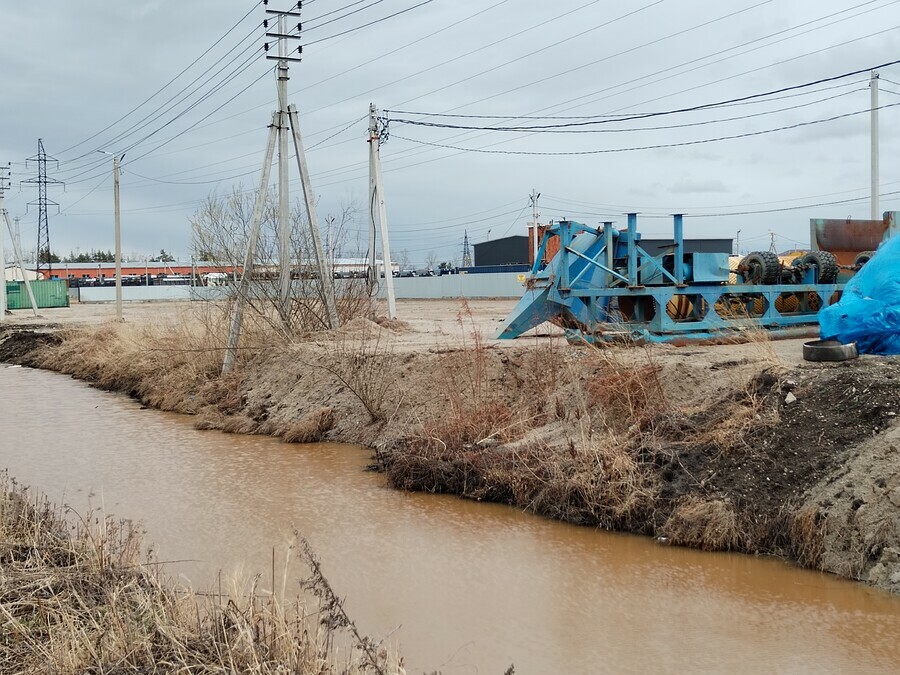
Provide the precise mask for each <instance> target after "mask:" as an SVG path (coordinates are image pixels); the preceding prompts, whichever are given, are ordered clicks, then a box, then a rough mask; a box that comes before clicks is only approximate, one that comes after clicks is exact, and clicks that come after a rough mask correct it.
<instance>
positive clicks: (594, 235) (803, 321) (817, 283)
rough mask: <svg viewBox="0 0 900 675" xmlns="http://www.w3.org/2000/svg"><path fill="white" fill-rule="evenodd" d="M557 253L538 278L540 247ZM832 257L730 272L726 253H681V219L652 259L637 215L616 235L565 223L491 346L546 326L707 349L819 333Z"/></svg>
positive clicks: (834, 287) (837, 286)
mask: <svg viewBox="0 0 900 675" xmlns="http://www.w3.org/2000/svg"><path fill="white" fill-rule="evenodd" d="M554 237H558V238H559V253H557V254H556V255H555V256H554V257H553V259H552V260H551V261H550V263H549V264H548V265H547V266H546V268H545V269H543V270H541V269H540V261H541V260H542V259H543V257H544V254H545V251H546V250H547V244H548V242H549V241H551V240H552V239H553V238H554ZM838 273H839V268H838V266H837V264H836V262H835V259H834V256H832V255H831V254H830V253H827V252H825V251H815V252H812V253H809V254H807V255H806V256H804V257H800V258H797V260H795V261H794V263H793V264H792V265H790V266H784V265H782V264H781V261H780V260H779V259H778V257H777V256H776V255H775V254H773V253H768V252H759V253H751V254H750V255H748V256H747V257H745V258H744V259H743V260H742V261H741V263H740V265H739V266H738V268H737V269H736V270H731V269H730V268H729V256H728V254H727V253H685V250H684V234H683V217H682V216H681V215H675V216H674V244H673V245H672V246H671V247H669V249H668V250H666V251H663V253H662V254H661V255H658V256H653V255H650V254H649V253H647V251H645V250H644V249H643V248H641V235H640V233H639V232H638V230H637V214H635V213H629V214H628V226H627V228H626V229H624V230H621V231H619V230H616V229H614V228H613V224H612V223H611V222H607V223H604V224H603V227H602V228H601V229H595V228H593V227H590V226H588V225H583V224H581V223H576V222H573V221H569V220H564V221H561V222H559V223H557V224H554V225H552V226H551V227H549V228H548V229H547V230H546V231H545V233H544V236H543V239H542V241H541V245H540V248H539V250H538V255H537V256H536V259H535V263H534V266H533V267H532V269H531V273H530V275H529V276H528V278H527V279H526V291H525V294H524V296H523V297H522V299H521V300H520V301H519V303H518V305H516V308H515V309H514V310H513V312H512V313H511V314H510V315H509V317H507V319H506V321H505V322H504V324H503V326H502V327H501V329H500V332H499V334H498V335H497V337H499V338H503V339H512V338H516V337H518V336H520V335H522V334H523V333H524V332H525V331H527V330H529V329H531V328H534V327H535V326H537V325H539V324H541V323H543V322H545V321H551V322H553V323H555V324H556V325H558V326H561V327H563V328H565V329H566V335H567V337H568V338H569V339H570V340H572V341H577V340H585V341H588V342H593V341H595V340H610V339H612V340H614V339H622V338H627V339H641V340H648V341H655V342H678V341H689V340H709V339H715V338H717V337H721V336H722V334H723V332H727V331H729V330H735V329H742V328H750V327H765V328H768V329H773V330H776V331H789V330H790V329H792V328H796V327H803V326H809V325H811V324H815V323H817V319H816V314H817V313H818V311H819V310H820V309H821V308H823V307H827V306H828V305H831V304H833V303H835V302H837V300H838V299H839V298H840V294H841V290H842V289H843V287H844V284H842V283H837V282H838Z"/></svg>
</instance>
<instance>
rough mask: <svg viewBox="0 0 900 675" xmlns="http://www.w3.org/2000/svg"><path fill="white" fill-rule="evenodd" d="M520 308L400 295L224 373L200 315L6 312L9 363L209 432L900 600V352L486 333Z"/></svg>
mask: <svg viewBox="0 0 900 675" xmlns="http://www.w3.org/2000/svg"><path fill="white" fill-rule="evenodd" d="M514 305H515V301H512V300H472V301H469V302H468V303H465V304H464V303H462V302H460V301H432V300H417V301H409V300H406V301H399V302H398V315H399V316H398V320H396V321H388V322H384V321H382V322H381V323H380V325H379V324H375V323H373V322H371V321H368V320H366V319H362V318H359V319H354V320H353V321H351V322H349V323H348V324H347V325H346V326H344V327H342V328H341V329H340V330H338V331H336V332H335V333H322V334H313V335H309V336H306V337H305V338H303V339H301V340H299V341H297V342H295V343H294V344H290V345H277V346H264V347H261V346H260V345H256V347H258V348H256V349H254V350H250V351H249V352H247V353H246V354H242V355H241V361H240V368H239V370H238V372H236V373H235V374H233V375H230V376H227V377H225V376H219V370H220V365H219V364H220V363H221V355H222V351H221V346H220V345H218V344H217V343H215V342H213V343H212V344H211V345H210V343H202V344H201V343H195V342H192V340H195V339H196V336H195V335H194V332H196V331H193V328H195V327H197V326H200V327H201V328H202V325H201V323H202V320H201V319H202V315H203V312H204V310H205V309H206V308H204V307H203V305H202V304H200V303H190V302H184V303H127V304H126V306H125V312H124V314H125V322H124V324H119V323H117V322H115V321H114V317H115V311H114V307H113V306H112V305H76V306H73V307H70V308H65V309H56V310H44V311H42V313H41V314H42V315H41V316H40V317H38V318H37V319H35V317H33V316H32V315H31V314H30V313H26V312H17V313H16V314H15V315H14V316H12V317H7V321H6V322H5V323H4V324H3V325H0V361H17V362H20V363H25V364H28V365H35V366H38V367H45V368H49V369H52V370H57V371H60V372H63V373H68V374H71V375H73V376H75V377H79V378H81V379H84V380H87V381H89V382H91V383H93V384H94V385H95V386H99V387H102V388H105V389H110V390H116V391H122V392H125V393H128V394H129V395H131V396H134V397H135V398H138V399H140V400H141V401H143V402H144V403H146V404H147V405H151V406H154V407H158V408H161V409H165V410H172V411H176V412H182V413H188V414H194V415H196V416H197V417H196V423H195V425H196V426H197V427H198V428H201V429H220V430H223V431H226V432H232V433H258V434H271V435H275V436H280V437H281V438H282V440H285V441H286V442H310V441H316V440H322V439H328V440H332V441H341V442H348V443H358V444H363V445H367V446H369V447H371V448H374V449H375V450H376V466H377V467H378V468H379V469H380V470H383V471H385V472H386V473H387V474H388V478H389V481H390V482H391V483H392V484H393V485H394V486H395V487H399V488H401V489H408V490H427V491H433V492H447V493H453V494H458V495H460V496H463V497H467V498H471V499H484V500H491V501H498V502H504V503H508V504H512V505H515V506H519V507H520V508H523V509H526V510H530V511H533V512H536V513H540V514H542V515H546V516H549V517H553V518H559V519H562V520H568V521H571V522H576V523H580V524H585V525H591V526H596V527H604V528H611V529H620V530H627V531H632V532H640V533H644V534H649V535H652V536H655V537H659V538H661V540H665V541H669V542H671V543H678V544H684V545H689V546H696V547H699V548H706V549H711V550H738V551H746V552H750V553H762V554H773V555H779V556H783V557H787V558H790V559H793V560H795V561H797V562H798V563H799V564H802V565H804V566H808V567H813V568H817V569H822V570H826V571H829V572H832V573H835V574H839V575H841V576H845V577H849V578H852V579H857V580H860V581H864V582H868V583H872V584H874V585H877V586H879V587H881V588H884V589H888V590H891V591H892V592H900V451H898V447H900V436H898V434H900V427H898V425H897V423H896V420H897V417H898V416H900V359H898V358H881V357H862V358H860V359H858V360H856V361H851V362H847V363H844V364H813V363H806V362H804V361H803V360H802V342H803V340H797V339H794V340H780V341H771V340H769V339H768V337H767V335H766V334H765V333H762V332H759V333H757V334H751V333H747V334H746V335H744V336H743V337H744V338H748V339H747V340H746V341H744V342H734V343H730V344H722V345H715V346H698V345H691V346H684V347H675V346H669V345H654V346H651V347H634V346H632V347H613V348H608V349H592V348H588V347H584V346H580V347H579V346H571V345H568V344H567V343H566V342H565V340H564V339H563V338H562V335H561V331H560V330H559V329H557V328H555V327H553V326H549V325H545V326H541V327H539V328H538V329H537V330H536V331H533V334H532V335H530V336H526V337H523V338H520V339H518V340H503V341H501V340H494V339H492V337H493V335H495V334H496V332H497V329H498V327H499V325H500V324H501V322H502V321H503V319H504V318H505V317H506V315H507V314H508V313H509V311H510V310H511V309H512V308H513V306H514ZM65 329H76V330H74V331H72V330H65ZM201 332H202V331H201ZM198 345H199V346H198ZM204 345H205V346H204Z"/></svg>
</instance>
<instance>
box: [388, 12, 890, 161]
mask: <svg viewBox="0 0 900 675" xmlns="http://www.w3.org/2000/svg"><path fill="white" fill-rule="evenodd" d="M897 1H898V0H892V1H891V2H889V3H887V5H882V6H880V7H875V8H871V9H868V10H864V11H863V12H859V13H858V14H856V15H853V16H851V17H844V18H842V19H838V20H836V21H833V22H831V23H829V24H825V25H823V26H817V27H814V28H810V29H808V30H806V31H803V32H802V33H800V34H798V35H804V34H807V33H811V32H814V31H816V30H821V29H822V28H826V27H828V26H831V25H834V24H837V23H841V22H843V21H847V20H849V19H850V18H856V17H858V16H860V15H862V14H865V13H868V12H871V11H876V10H878V9H883V8H884V7H886V6H889V5H893V4H896V3H897ZM874 2H877V0H868V1H867V2H863V3H860V4H858V5H855V6H853V7H850V8H847V9H845V10H841V11H839V12H833V13H831V14H828V15H825V16H821V17H818V18H817V19H813V20H810V21H807V22H805V23H802V24H799V25H798V26H795V27H792V28H788V29H784V30H781V31H777V32H776V33H772V34H770V35H766V36H763V37H761V38H756V39H754V40H750V41H749V42H746V43H743V44H741V45H738V46H736V47H731V48H728V49H725V50H719V51H718V52H713V53H712V54H708V55H706V56H703V57H699V58H696V59H692V60H689V61H686V62H683V63H681V64H677V65H676V66H670V67H668V68H665V69H662V70H659V71H656V72H655V73H651V74H649V75H645V76H643V77H641V78H638V80H645V79H647V78H649V77H653V76H655V75H662V74H664V73H669V72H670V71H672V70H674V69H676V68H681V67H683V66H685V65H690V64H692V63H696V62H698V61H704V60H707V59H709V58H711V57H713V56H718V55H720V54H723V53H726V52H729V51H733V50H734V49H739V48H741V47H744V46H747V45H749V44H752V43H755V42H761V41H763V40H767V39H769V38H771V37H774V36H777V35H780V34H783V33H786V32H790V31H793V30H795V29H796V28H800V27H804V26H808V25H810V24H815V23H818V22H820V21H824V20H826V19H829V18H833V17H834V16H836V15H839V14H844V13H846V12H848V11H853V10H855V9H859V8H860V7H864V6H868V5H871V4H873V3H874ZM892 30H894V29H886V30H883V31H877V32H875V33H871V34H869V35H865V36H862V37H860V38H855V39H853V40H850V41H847V42H843V43H838V44H836V45H830V46H828V47H825V48H822V49H818V50H815V51H813V52H808V53H805V54H801V55H799V56H796V57H792V58H790V59H785V60H782V61H777V62H775V63H770V64H768V65H766V66H762V67H759V68H754V69H751V70H749V71H744V72H742V73H738V74H735V75H732V76H729V77H726V78H720V79H719V80H714V81H712V82H708V83H706V84H703V85H698V86H695V87H690V88H688V89H685V90H681V91H678V92H673V93H671V94H666V95H663V96H658V97H656V98H653V99H650V100H649V101H644V102H642V103H639V104H637V105H644V104H646V103H649V102H653V101H657V100H660V99H663V98H669V97H671V96H675V95H678V94H682V93H686V92H687V91H693V90H695V89H699V88H702V87H705V86H709V85H710V84H715V83H718V82H722V81H725V80H729V79H734V78H735V77H740V76H743V75H748V74H751V73H755V72H758V71H760V70H764V69H766V68H771V67H773V66H776V65H781V64H783V63H787V62H789V61H793V60H796V59H798V58H803V57H805V56H811V55H814V54H818V53H821V52H824V51H828V50H830V49H834V48H835V47H839V46H843V45H845V44H849V43H852V42H856V41H859V40H862V39H867V38H869V37H874V36H876V35H880V34H883V33H886V32H890V31H892ZM796 37H797V35H792V36H788V37H785V38H782V39H781V40H778V41H777V42H783V41H785V40H791V39H794V38H796ZM777 42H775V43H770V44H764V45H760V46H758V47H754V48H753V49H750V50H746V51H745V52H742V53H741V54H746V53H749V52H750V51H756V50H759V49H764V48H768V47H770V46H771V45H772V44H776V43H777ZM738 55H739V54H732V55H731V56H726V57H723V58H720V59H717V60H716V61H712V62H710V63H707V64H703V65H699V66H695V67H694V68H691V69H690V70H688V71H683V72H682V73H679V74H678V75H683V74H686V73H687V72H693V71H695V70H698V69H700V68H705V67H708V66H711V65H715V64H717V63H721V62H722V61H725V60H728V59H731V58H734V57H735V56H738ZM670 78H671V76H669V75H667V76H666V78H659V79H657V80H653V81H651V82H646V83H644V84H639V85H636V86H633V87H631V88H630V89H627V90H623V91H620V92H619V93H618V94H614V95H619V94H622V93H626V92H628V91H633V90H636V89H640V88H643V87H645V86H649V85H652V84H655V83H657V82H659V81H661V80H662V79H670ZM632 82H634V79H633V78H632V79H631V80H628V81H626V82H624V83H622V84H619V85H614V86H610V87H606V88H605V89H603V90H599V91H595V92H592V93H590V94H585V95H582V96H579V97H575V98H573V99H569V100H568V101H563V102H561V103H556V104H552V105H549V106H545V107H544V108H541V109H538V110H536V111H532V112H533V113H538V112H543V111H546V110H551V109H554V108H559V107H560V106H562V105H566V104H568V103H573V102H575V101H578V100H580V99H583V98H586V97H588V96H592V95H595V94H597V93H600V92H602V91H609V90H611V89H616V88H620V87H621V86H623V85H625V84H629V83H632ZM507 93H508V92H507ZM487 98H493V96H491V97H487ZM487 98H484V99H479V101H474V102H471V103H469V104H465V105H463V106H457V108H456V109H459V108H460V107H467V106H468V105H473V104H475V103H478V102H480V101H483V100H487ZM597 100H600V99H594V100H593V101H590V102H589V103H591V102H596V101H597ZM586 104H587V103H584V104H579V105H578V106H574V107H580V106H581V105H586ZM392 107H393V106H392ZM571 108H572V107H570V108H569V109H571ZM614 112H615V111H614ZM465 135H467V133H464V134H456V135H454V136H451V137H450V138H448V139H446V140H453V139H455V138H460V137H461V136H463V137H464V136H465ZM485 135H487V134H480V135H478V136H476V137H475V138H478V137H481V136H485ZM505 142H507V141H502V142H501V143H500V144H502V143H505ZM493 145H497V143H495V144H493ZM488 147H490V146H488ZM429 151H430V149H429V148H423V149H420V151H419V152H412V151H410V150H407V151H401V154H403V155H404V156H405V157H408V156H410V155H412V156H415V155H421V154H425V153H427V152H429ZM457 154H458V153H457ZM448 156H455V155H445V156H442V157H437V158H432V159H427V160H424V161H422V162H416V163H414V164H411V165H407V166H410V167H414V166H421V165H422V164H426V163H430V162H433V161H439V160H441V159H443V158H445V157H448ZM399 159H403V157H397V158H396V159H395V160H388V162H391V161H397V160H399Z"/></svg>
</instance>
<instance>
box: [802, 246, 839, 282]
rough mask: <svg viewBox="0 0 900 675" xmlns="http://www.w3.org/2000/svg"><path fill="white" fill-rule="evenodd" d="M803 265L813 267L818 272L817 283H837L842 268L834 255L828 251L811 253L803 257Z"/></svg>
mask: <svg viewBox="0 0 900 675" xmlns="http://www.w3.org/2000/svg"><path fill="white" fill-rule="evenodd" d="M803 263H804V264H806V265H813V266H814V267H815V268H816V269H817V270H818V274H817V275H816V283H819V284H834V283H837V280H838V274H840V272H841V268H840V267H838V264H837V260H836V259H835V257H834V255H832V254H831V253H829V252H828V251H811V252H809V253H807V254H806V255H805V256H803Z"/></svg>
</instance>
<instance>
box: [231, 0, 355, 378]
mask: <svg viewBox="0 0 900 675" xmlns="http://www.w3.org/2000/svg"><path fill="white" fill-rule="evenodd" d="M268 4H269V0H263V5H265V6H266V14H267V15H273V16H276V17H277V19H278V27H277V29H276V30H274V31H270V30H269V20H268V19H266V20H265V21H263V27H264V28H265V29H266V36H267V37H271V38H275V39H277V40H278V55H277V56H272V55H270V54H269V43H268V42H266V43H265V44H264V45H263V49H264V51H265V53H266V59H268V60H272V61H277V62H278V66H277V68H276V69H275V72H276V78H277V83H278V110H277V111H276V112H274V113H272V122H271V124H270V125H269V141H268V143H267V145H266V152H265V156H264V158H263V165H262V176H261V177H260V183H259V192H258V193H257V195H256V203H255V204H254V206H253V215H252V216H251V219H250V238H249V240H248V242H247V251H246V254H245V256H244V267H243V269H242V270H241V280H240V283H239V285H238V289H237V297H236V298H235V302H234V307H233V309H232V314H231V330H230V331H229V334H228V348H227V350H226V351H225V360H224V363H223V364H222V372H223V373H227V372H230V371H231V370H233V369H234V361H235V357H236V356H237V347H238V340H239V339H240V334H241V323H242V320H243V311H244V304H245V303H246V300H247V295H248V291H249V288H250V282H251V279H252V275H253V273H252V268H253V261H254V259H255V253H256V244H257V242H258V239H259V229H260V223H261V221H262V216H263V211H264V208H265V202H266V192H267V190H268V188H269V173H270V168H271V166H272V158H273V156H274V154H275V145H276V142H277V145H278V227H277V234H278V268H279V273H278V278H279V294H278V299H279V303H278V312H279V314H280V316H281V320H282V323H283V324H284V325H285V328H286V329H290V322H291V296H292V288H291V268H292V261H291V223H290V210H289V204H290V202H289V197H290V195H289V193H288V159H289V157H288V136H289V134H290V135H291V136H293V140H294V154H295V155H296V157H297V167H298V168H299V170H300V184H301V185H302V186H303V198H304V202H305V204H306V216H307V224H308V225H309V234H310V240H311V242H312V247H313V252H314V254H315V258H316V265H317V269H318V279H319V285H320V290H321V295H322V299H323V301H324V304H325V314H326V317H327V320H328V325H329V327H330V328H337V327H338V326H339V325H340V318H339V317H338V313H337V304H336V303H335V298H334V277H333V273H332V270H331V265H330V264H329V262H328V259H327V258H326V257H325V249H324V247H323V246H322V238H321V236H320V234H319V221H318V217H317V216H316V203H315V201H316V200H315V195H314V194H313V190H312V183H311V182H310V179H309V169H308V167H307V165H306V153H305V152H304V150H303V139H302V138H301V136H300V124H299V121H298V116H297V108H296V107H295V106H294V105H289V104H288V102H287V83H288V79H289V74H288V64H289V63H290V62H292V61H293V62H299V61H301V59H300V57H299V56H290V54H293V53H295V52H296V53H297V54H302V53H303V47H302V46H298V47H297V48H296V49H295V50H290V51H289V50H288V44H289V41H291V40H299V39H300V31H301V28H302V25H301V24H300V21H299V19H300V9H301V8H302V6H303V2H302V1H301V2H298V3H297V4H296V5H292V6H291V9H289V10H284V11H282V10H275V9H268ZM288 20H291V21H292V22H293V21H294V20H297V23H296V25H294V26H291V27H290V28H289V27H288V23H287V22H288ZM298 262H300V263H301V264H302V263H304V262H305V261H302V260H301V261H298Z"/></svg>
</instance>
